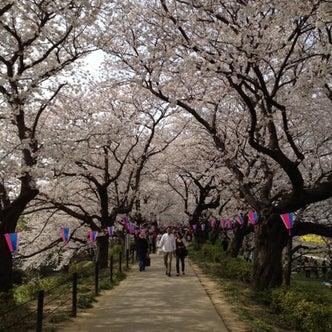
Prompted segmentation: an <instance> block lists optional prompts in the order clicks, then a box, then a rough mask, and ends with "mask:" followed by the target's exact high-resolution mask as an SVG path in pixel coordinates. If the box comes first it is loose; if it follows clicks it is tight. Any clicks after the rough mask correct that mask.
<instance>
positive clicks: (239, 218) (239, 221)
mask: <svg viewBox="0 0 332 332" xmlns="http://www.w3.org/2000/svg"><path fill="white" fill-rule="evenodd" d="M234 219H235V221H236V222H237V223H238V224H240V225H241V226H242V225H243V222H244V220H243V217H242V216H241V215H238V216H236V217H234Z"/></svg>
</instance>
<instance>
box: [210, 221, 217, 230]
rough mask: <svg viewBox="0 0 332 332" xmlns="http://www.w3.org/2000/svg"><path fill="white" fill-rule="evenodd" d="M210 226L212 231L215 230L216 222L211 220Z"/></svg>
mask: <svg viewBox="0 0 332 332" xmlns="http://www.w3.org/2000/svg"><path fill="white" fill-rule="evenodd" d="M210 226H211V228H212V229H214V228H215V227H216V221H215V220H211V221H210Z"/></svg>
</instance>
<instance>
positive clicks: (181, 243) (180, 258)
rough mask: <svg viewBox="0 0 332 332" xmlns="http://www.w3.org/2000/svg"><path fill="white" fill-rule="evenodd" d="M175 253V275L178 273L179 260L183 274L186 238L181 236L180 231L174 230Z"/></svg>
mask: <svg viewBox="0 0 332 332" xmlns="http://www.w3.org/2000/svg"><path fill="white" fill-rule="evenodd" d="M175 247H176V250H175V255H176V275H177V276H179V275H180V262H181V271H182V274H185V272H184V268H185V263H184V260H185V257H186V253H187V243H186V240H185V239H184V238H183V236H182V234H181V233H180V232H176V234H175Z"/></svg>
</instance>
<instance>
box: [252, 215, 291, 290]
mask: <svg viewBox="0 0 332 332" xmlns="http://www.w3.org/2000/svg"><path fill="white" fill-rule="evenodd" d="M260 218H261V221H260V222H259V224H258V225H257V227H256V236H255V249H254V265H253V271H254V274H253V280H252V284H253V287H254V289H257V290H264V289H271V288H275V287H279V286H281V284H282V282H283V275H282V271H283V269H282V250H283V248H284V247H285V245H286V244H287V240H288V232H287V230H286V228H285V227H284V226H283V225H282V222H280V218H279V216H277V215H270V216H261V215H260Z"/></svg>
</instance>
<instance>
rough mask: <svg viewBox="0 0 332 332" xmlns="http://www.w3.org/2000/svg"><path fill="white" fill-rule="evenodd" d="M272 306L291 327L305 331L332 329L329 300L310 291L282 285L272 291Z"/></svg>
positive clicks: (331, 309) (331, 310) (331, 311)
mask: <svg viewBox="0 0 332 332" xmlns="http://www.w3.org/2000/svg"><path fill="white" fill-rule="evenodd" d="M272 308H273V309H274V310H275V311H276V312H277V313H279V315H280V319H281V320H282V321H283V322H284V323H286V324H287V325H288V326H289V327H291V328H294V329H298V330H301V331H303V332H311V331H312V332H313V331H317V327H319V330H320V331H331V330H332V308H331V307H330V305H329V304H328V300H327V299H325V298H323V297H321V296H320V294H319V297H318V296H317V295H316V294H315V293H313V292H310V291H307V292H303V290H302V291H299V290H296V289H289V288H287V287H281V288H278V289H275V290H273V291H272Z"/></svg>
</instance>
